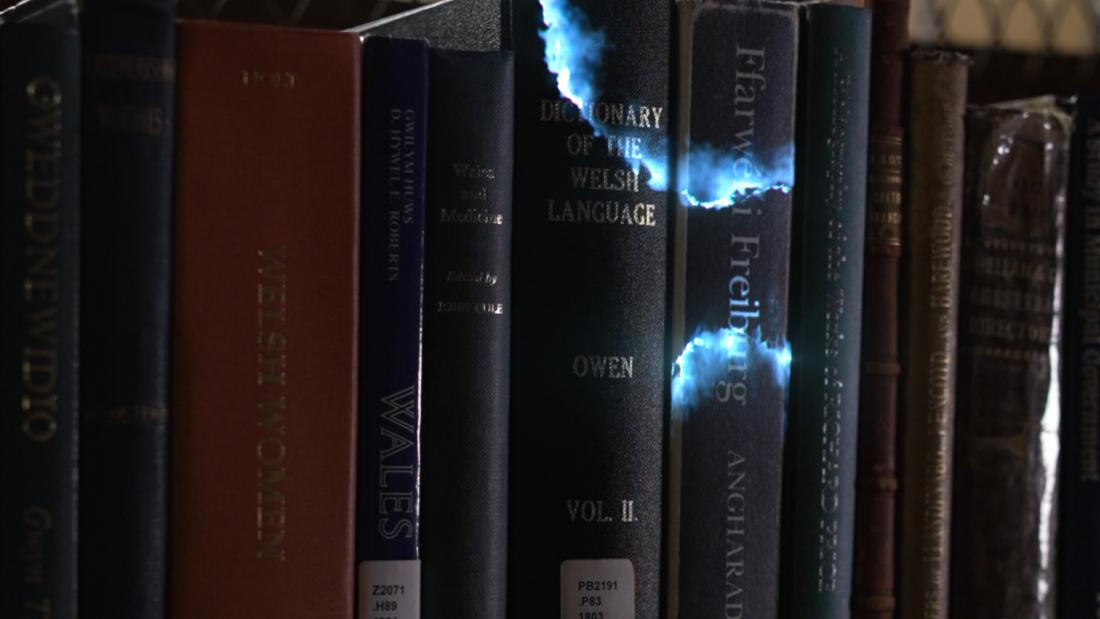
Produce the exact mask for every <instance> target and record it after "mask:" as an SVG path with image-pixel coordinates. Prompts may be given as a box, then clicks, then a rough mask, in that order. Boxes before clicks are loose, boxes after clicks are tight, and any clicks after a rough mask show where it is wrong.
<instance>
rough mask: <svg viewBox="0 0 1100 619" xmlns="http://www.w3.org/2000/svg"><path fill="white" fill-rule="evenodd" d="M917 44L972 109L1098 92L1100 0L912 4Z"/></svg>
mask: <svg viewBox="0 0 1100 619" xmlns="http://www.w3.org/2000/svg"><path fill="white" fill-rule="evenodd" d="M435 1H436V0H181V3H180V12H181V14H183V15H184V16H188V17H206V18H218V19H229V20H243V21H262V22H269V23H278V24H293V25H301V26H315V27H324V28H348V27H351V26H355V25H358V24H362V23H365V22H368V21H373V20H375V19H380V18H382V17H385V16H388V15H393V14H395V13H399V12H402V11H407V10H410V9H413V8H416V7H418V6H423V5H425V4H432V3H433V2H435ZM911 2H912V18H911V21H910V26H911V32H912V38H913V42H914V44H915V45H919V46H923V47H950V48H954V49H960V50H963V51H966V52H968V53H970V54H971V56H973V58H974V67H973V69H972V71H971V81H972V83H971V100H972V101H973V102H975V103H980V102H987V101H994V100H1003V99H1012V98H1018V97H1024V96H1032V95H1036V94H1042V93H1055V94H1068V93H1073V92H1083V93H1091V94H1100V66H1098V63H1097V58H1098V54H1100V0H911Z"/></svg>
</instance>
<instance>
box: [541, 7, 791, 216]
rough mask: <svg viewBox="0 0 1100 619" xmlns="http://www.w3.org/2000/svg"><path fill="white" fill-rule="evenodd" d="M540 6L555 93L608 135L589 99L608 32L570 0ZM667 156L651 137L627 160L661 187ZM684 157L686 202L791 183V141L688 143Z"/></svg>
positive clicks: (736, 196) (738, 196)
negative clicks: (744, 145)
mask: <svg viewBox="0 0 1100 619" xmlns="http://www.w3.org/2000/svg"><path fill="white" fill-rule="evenodd" d="M540 5H541V6H542V21H543V25H544V26H545V27H544V29H543V30H542V31H541V32H540V36H541V37H542V40H543V41H544V42H545V44H546V45H545V47H546V52H545V56H546V58H545V59H546V66H547V67H548V68H549V70H550V72H551V73H553V74H554V76H555V77H556V82H557V86H558V92H559V93H560V94H561V96H562V97H563V98H565V99H568V100H569V101H570V102H572V103H573V104H574V105H575V106H576V107H577V109H578V110H579V111H580V115H581V116H582V117H583V118H584V119H585V120H586V121H587V122H588V124H589V125H590V126H591V127H592V130H593V132H594V134H595V135H596V136H597V137H607V136H610V135H613V133H612V131H611V129H610V127H608V126H607V125H606V124H605V123H602V122H600V121H599V119H598V118H596V117H595V115H594V114H592V112H591V104H594V103H596V102H597V101H598V100H599V98H600V96H601V93H600V89H599V88H598V87H597V84H598V76H599V71H600V66H601V63H602V60H603V55H604V52H605V51H606V50H607V48H608V47H609V46H610V43H609V42H608V41H607V37H606V36H605V35H604V33H603V32H602V31H600V30H598V29H597V28H595V27H593V26H592V25H591V24H590V23H589V20H588V18H587V16H586V15H585V14H584V13H583V12H581V11H580V10H578V9H576V8H575V7H573V6H572V5H570V3H569V0H540ZM668 155H669V148H668V141H667V139H665V138H663V137H662V138H652V137H651V138H649V139H648V140H643V143H642V144H641V145H640V148H639V152H638V153H637V158H636V160H635V161H631V162H630V163H631V166H632V167H633V168H634V170H635V171H636V172H637V171H640V169H641V168H645V169H646V170H647V171H648V172H649V176H650V178H649V186H650V187H651V188H652V189H654V190H655V191H665V190H667V189H668V187H669V180H670V179H669V164H668ZM688 159H689V161H690V163H689V164H688V174H687V176H689V177H690V178H689V180H687V185H686V186H685V187H680V188H678V193H679V195H680V201H681V203H682V204H683V205H685V206H691V207H701V208H726V207H730V206H733V205H734V204H737V203H739V202H741V201H743V200H746V199H749V198H755V197H760V196H762V195H763V194H765V193H767V192H768V191H783V192H787V191H790V188H791V187H792V186H793V185H794V148H793V146H790V147H787V148H783V149H780V150H779V152H776V153H771V154H767V155H763V156H762V155H761V154H760V153H756V154H755V155H754V156H750V155H748V154H746V153H741V152H737V151H730V150H720V149H716V148H712V147H708V146H706V145H693V146H692V148H691V152H690V155H689V157H688Z"/></svg>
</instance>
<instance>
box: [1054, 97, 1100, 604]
mask: <svg viewBox="0 0 1100 619" xmlns="http://www.w3.org/2000/svg"><path fill="white" fill-rule="evenodd" d="M1070 166H1071V167H1070V186H1069V198H1068V208H1067V211H1066V218H1067V219H1066V222H1067V224H1068V225H1067V226H1066V229H1067V243H1066V261H1067V264H1066V278H1067V279H1066V308H1067V311H1066V336H1065V349H1066V362H1065V366H1064V367H1065V370H1064V371H1065V390H1064V391H1063V392H1062V401H1063V406H1062V411H1063V412H1062V414H1063V415H1064V417H1063V419H1062V450H1063V451H1062V489H1061V492H1062V505H1061V510H1062V515H1061V523H1060V525H1059V531H1058V534H1059V539H1060V540H1061V543H1060V546H1059V549H1058V555H1059V560H1060V563H1061V565H1060V571H1059V572H1058V583H1059V595H1058V606H1059V616H1060V617H1066V618H1067V619H1070V618H1073V619H1076V618H1078V617H1100V526H1098V523H1100V380H1098V377H1100V98H1095V97H1082V98H1080V99H1078V101H1077V112H1076V119H1075V127H1074V134H1073V145H1072V155H1071V157H1070Z"/></svg>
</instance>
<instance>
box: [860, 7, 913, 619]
mask: <svg viewBox="0 0 1100 619" xmlns="http://www.w3.org/2000/svg"><path fill="white" fill-rule="evenodd" d="M869 6H870V7H871V11H872V12H871V15H872V20H871V103H870V136H869V142H868V145H867V146H868V164H867V240H866V248H867V251H866V255H865V257H864V263H863V264H864V271H863V273H864V275H863V286H864V287H863V307H864V308H865V311H864V312H863V342H862V345H863V358H862V364H863V375H862V377H861V379H860V393H859V438H858V443H859V445H858V449H857V452H858V456H857V459H858V462H857V466H856V468H857V471H856V484H857V488H856V544H855V561H854V563H855V566H854V573H853V576H852V582H853V589H854V590H853V592H852V616H853V617H854V618H855V619H891V618H892V617H893V616H894V608H895V606H896V599H895V594H894V591H895V574H894V563H895V548H894V544H895V528H894V526H895V515H896V509H897V493H898V474H897V428H898V378H899V377H900V375H901V370H902V368H901V363H900V361H899V359H898V296H899V288H898V281H899V277H900V269H901V254H902V196H903V195H904V194H903V181H904V176H905V150H904V147H903V137H904V127H903V115H902V101H903V88H902V84H903V81H904V76H905V63H906V55H907V49H908V47H909V0H872V1H871V2H869Z"/></svg>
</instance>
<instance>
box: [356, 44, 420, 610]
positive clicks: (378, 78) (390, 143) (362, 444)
mask: <svg viewBox="0 0 1100 619" xmlns="http://www.w3.org/2000/svg"><path fill="white" fill-rule="evenodd" d="M427 123H428V49H427V45H426V44H425V43H423V42H422V41H412V40H402V39H390V38H385V37H373V36H372V37H368V38H367V40H366V43H365V45H364V57H363V209H362V217H363V261H362V266H361V268H360V273H361V277H362V280H361V281H362V286H361V293H360V294H361V295H362V302H361V303H360V305H359V307H360V312H361V316H362V318H361V321H360V325H361V326H360V337H361V338H362V339H361V346H360V355H361V360H360V365H359V367H360V374H359V389H360V399H359V476H358V479H359V481H358V486H359V487H358V493H357V500H358V509H357V511H358V516H357V525H358V526H357V529H358V530H357V532H356V539H357V542H356V545H357V551H356V560H357V563H358V566H359V567H358V570H359V612H360V616H361V617H367V618H370V619H373V618H375V617H387V618H389V617H398V618H400V619H416V618H418V617H419V616H420V483H421V478H420V457H421V444H420V416H421V395H422V379H421V377H422V371H423V358H424V357H423V339H422V336H421V334H422V332H423V327H424V320H423V316H424V311H423V298H424V223H425V222H424V217H425V205H426V200H427V188H426V185H425V183H426V173H427V130H428V127H427Z"/></svg>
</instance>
